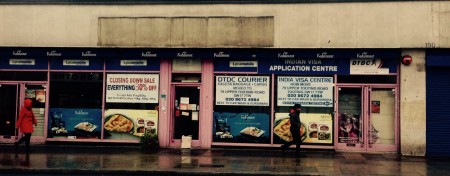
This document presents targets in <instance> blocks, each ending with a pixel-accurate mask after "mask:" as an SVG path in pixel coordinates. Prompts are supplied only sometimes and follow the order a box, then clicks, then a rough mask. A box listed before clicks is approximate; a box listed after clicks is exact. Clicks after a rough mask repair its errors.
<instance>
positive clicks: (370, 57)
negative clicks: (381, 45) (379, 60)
mask: <svg viewBox="0 0 450 176" xmlns="http://www.w3.org/2000/svg"><path fill="white" fill-rule="evenodd" d="M356 58H359V59H374V58H375V55H370V54H367V52H362V53H361V54H359V53H356Z"/></svg>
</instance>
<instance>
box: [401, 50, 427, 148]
mask: <svg viewBox="0 0 450 176" xmlns="http://www.w3.org/2000/svg"><path fill="white" fill-rule="evenodd" d="M404 55H410V56H411V57H412V58H413V62H412V64H411V65H404V64H400V148H401V153H402V155H411V156H424V155H425V152H426V73H425V50H403V51H402V56H404Z"/></svg>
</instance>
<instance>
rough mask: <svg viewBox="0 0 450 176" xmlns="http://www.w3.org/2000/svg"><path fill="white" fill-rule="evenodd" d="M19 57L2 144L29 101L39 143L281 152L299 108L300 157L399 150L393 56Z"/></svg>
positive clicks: (108, 52) (4, 88)
mask: <svg viewBox="0 0 450 176" xmlns="http://www.w3.org/2000/svg"><path fill="white" fill-rule="evenodd" d="M14 49H16V48H3V50H2V51H7V50H11V53H16V54H17V52H12V50H14ZM20 49H22V52H24V50H25V49H29V50H33V51H35V52H36V53H44V54H42V57H36V58H37V59H35V60H30V59H29V55H27V56H24V55H23V54H21V55H20V57H12V56H13V55H11V56H6V55H4V56H2V62H5V63H4V64H3V63H2V68H1V72H2V74H1V80H0V81H1V87H0V93H2V97H5V99H6V100H8V103H5V102H6V101H4V102H3V103H2V107H1V108H2V112H1V113H0V114H2V115H1V116H0V119H1V120H2V124H1V125H3V126H5V127H4V128H2V131H1V132H2V134H1V135H2V136H3V138H2V142H3V141H9V142H12V141H13V138H14V136H17V135H18V134H17V132H15V131H14V128H13V126H12V125H11V124H12V123H15V122H14V121H15V119H17V112H18V108H19V107H20V103H21V100H22V99H24V98H32V99H34V100H35V102H36V103H35V108H37V109H36V112H35V114H39V115H40V117H39V118H40V119H39V120H38V121H39V122H40V125H41V126H42V127H39V128H37V129H38V130H37V131H36V133H35V134H34V135H35V136H36V137H35V138H36V139H40V140H41V142H45V141H70V142H119V143H137V142H138V141H139V138H140V136H142V135H143V134H144V133H146V132H151V131H154V132H156V133H157V134H158V136H159V140H160V145H161V146H162V147H177V148H178V147H180V146H181V145H182V142H183V140H182V139H183V138H184V137H189V138H190V139H191V140H192V141H191V144H192V147H194V148H210V147H212V146H254V147H279V146H280V145H281V144H282V143H284V142H286V141H290V140H292V135H291V134H290V131H289V125H290V122H289V118H288V117H289V115H288V114H289V112H290V108H291V107H292V106H293V105H294V104H295V103H300V104H302V106H303V111H302V112H301V121H302V126H301V130H300V133H301V135H302V140H303V145H302V147H303V148H322V149H336V150H356V151H397V150H398V146H399V140H398V132H399V124H398V120H399V119H398V117H399V115H398V114H399V112H398V109H399V107H398V105H399V102H398V95H399V91H398V61H399V57H400V51H399V50H395V49H367V50H362V49H359V50H352V49H328V50H327V49H244V48H241V49H235V48H228V49H220V48H219V49H218V48H216V49H169V48H166V49H147V48H58V50H55V49H51V48H19V49H16V50H20ZM5 53H8V52H5ZM8 57H11V58H9V60H8V59H3V58H8ZM27 59H28V60H27ZM34 62H35V65H32V66H30V65H23V64H29V63H34ZM11 63H13V64H11ZM17 63H21V64H22V65H20V64H19V65H17ZM27 75H31V76H27ZM3 95H4V96H3ZM7 109H16V111H15V112H11V111H6V110H7ZM8 125H9V126H8ZM152 129H154V130H152Z"/></svg>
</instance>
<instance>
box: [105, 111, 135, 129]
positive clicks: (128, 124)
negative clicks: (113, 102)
mask: <svg viewBox="0 0 450 176" xmlns="http://www.w3.org/2000/svg"><path fill="white" fill-rule="evenodd" d="M133 129H134V123H133V121H132V120H131V119H130V118H128V117H127V116H125V115H123V114H112V115H110V116H108V117H106V118H105V130H107V131H110V132H116V133H132V132H133Z"/></svg>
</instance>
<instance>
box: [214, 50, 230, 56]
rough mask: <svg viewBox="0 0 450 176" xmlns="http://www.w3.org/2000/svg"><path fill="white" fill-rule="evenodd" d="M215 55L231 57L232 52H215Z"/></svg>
mask: <svg viewBox="0 0 450 176" xmlns="http://www.w3.org/2000/svg"><path fill="white" fill-rule="evenodd" d="M214 57H230V54H225V53H224V52H222V51H221V52H218V53H214Z"/></svg>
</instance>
